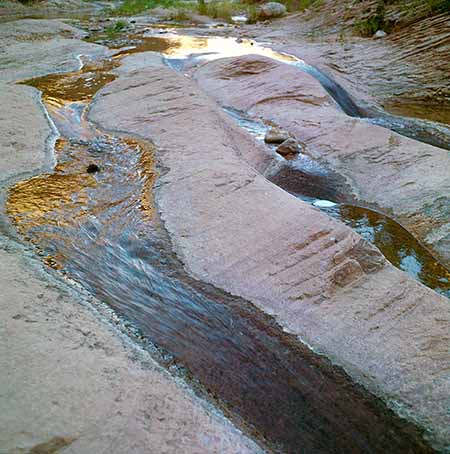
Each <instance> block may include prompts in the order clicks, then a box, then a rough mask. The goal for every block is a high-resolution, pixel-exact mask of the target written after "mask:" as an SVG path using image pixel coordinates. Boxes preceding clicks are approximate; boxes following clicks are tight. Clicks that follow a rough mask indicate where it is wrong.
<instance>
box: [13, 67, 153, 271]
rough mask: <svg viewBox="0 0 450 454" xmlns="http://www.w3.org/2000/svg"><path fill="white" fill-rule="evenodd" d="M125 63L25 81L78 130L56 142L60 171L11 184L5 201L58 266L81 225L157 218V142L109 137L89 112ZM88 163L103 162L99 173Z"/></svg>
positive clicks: (120, 225)
mask: <svg viewBox="0 0 450 454" xmlns="http://www.w3.org/2000/svg"><path fill="white" fill-rule="evenodd" d="M118 64H119V62H117V61H113V60H107V61H105V62H102V64H97V65H94V64H90V65H86V66H85V67H84V68H83V69H82V70H80V71H75V72H72V73H67V74H52V75H49V76H44V77H39V78H35V79H32V80H30V81H27V82H24V83H25V84H27V85H31V86H33V87H35V88H37V89H39V90H40V91H41V92H42V99H43V102H44V104H45V105H46V107H47V110H48V112H49V114H50V115H51V117H52V118H53V120H54V121H55V122H56V124H57V125H58V128H59V127H60V126H61V128H62V130H63V131H70V133H71V135H70V139H69V138H67V137H60V138H59V139H58V140H57V141H56V144H55V154H56V159H57V165H56V166H55V168H54V170H53V172H52V173H46V174H42V175H39V176H36V177H33V178H30V179H27V180H24V181H21V182H19V183H17V184H16V185H14V186H13V187H11V188H10V189H9V194H8V199H7V202H6V209H7V213H8V215H9V216H10V219H11V220H12V222H13V223H14V224H15V225H16V227H17V229H18V231H19V233H21V234H22V235H23V236H24V237H25V238H26V239H27V240H29V241H31V242H32V243H33V244H35V245H36V247H37V249H38V251H40V253H41V254H42V255H44V256H45V257H44V261H45V262H46V263H47V264H48V265H49V266H51V267H53V268H61V267H62V266H63V264H64V262H65V261H66V260H67V259H70V257H64V256H63V253H60V252H59V251H58V247H56V245H59V246H61V245H64V243H65V242H68V241H77V235H82V234H81V233H79V232H80V227H82V226H83V225H84V224H86V222H89V219H90V218H92V217H93V218H95V219H99V220H101V222H102V223H103V224H104V225H105V226H112V227H111V228H112V229H114V228H115V229H116V231H117V232H120V231H122V229H124V228H126V226H127V223H128V222H129V220H130V218H132V217H133V216H134V215H135V214H136V213H140V215H138V217H139V219H141V220H143V221H150V220H151V219H152V216H153V214H154V207H153V197H152V187H153V184H154V181H155V178H156V172H155V168H154V167H155V161H154V153H153V148H152V146H151V145H150V144H147V143H146V142H144V141H141V140H137V139H134V138H129V137H122V138H118V137H113V136H110V135H107V134H104V133H103V132H102V131H99V130H97V129H95V128H94V127H93V125H91V124H90V123H89V122H88V121H87V120H86V119H85V118H84V114H83V112H84V110H85V108H86V107H87V105H88V103H89V102H90V100H91V99H92V97H93V96H94V95H95V93H96V92H97V91H98V90H99V89H100V88H101V87H103V86H104V85H106V84H107V83H108V82H110V81H112V80H114V78H115V76H114V75H113V74H111V73H109V72H108V71H110V70H111V69H113V68H114V67H116V66H118ZM75 105H78V106H80V107H81V109H76V108H74V107H73V106H75ZM80 112H81V113H80ZM75 124H76V125H75ZM74 125H75V126H74ZM63 131H60V132H63ZM86 138H89V139H90V140H86ZM89 164H96V165H98V166H99V168H100V172H98V173H88V172H87V167H88V165H89ZM130 213H131V214H130ZM133 213H134V215H133ZM130 222H131V221H130ZM69 236H70V238H68V237H69ZM81 239H82V237H81V236H80V240H81ZM49 250H51V251H52V253H48V251H49Z"/></svg>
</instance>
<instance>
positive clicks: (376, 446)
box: [7, 37, 433, 453]
mask: <svg viewBox="0 0 450 454" xmlns="http://www.w3.org/2000/svg"><path fill="white" fill-rule="evenodd" d="M196 39H198V40H200V41H199V42H202V43H206V45H202V46H197V48H198V49H201V51H202V52H201V53H202V54H203V57H205V58H208V53H209V52H212V50H211V48H209V47H208V46H209V45H210V44H208V43H210V42H209V41H208V39H206V38H194V37H190V38H189V42H192V40H194V41H195V40H196ZM158 43H159V44H158V45H159V46H160V48H156V49H155V47H156V43H153V44H151V45H150V43H149V42H148V41H146V42H145V46H144V45H143V46H142V47H140V48H139V47H137V48H135V49H134V52H140V51H143V50H149V47H152V49H151V50H157V51H159V52H162V53H163V54H165V55H166V56H168V55H169V49H172V47H171V46H172V44H170V43H167V42H164V41H163V40H161V41H158ZM161 46H163V47H164V46H165V48H161ZM183 46H185V48H183ZM236 46H237V45H236ZM250 46H251V45H250V44H248V43H247V44H245V45H243V46H237V47H235V48H233V51H232V52H235V49H238V50H239V52H241V53H242V54H244V53H249V52H250V51H252V53H254V52H253V51H254V47H253V46H251V48H250ZM197 48H195V47H192V45H191V44H189V45H187V44H182V43H178V44H177V46H175V47H174V48H173V49H176V50H177V53H176V54H175V55H172V57H173V59H172V61H171V64H173V65H176V64H177V59H181V58H182V55H187V54H191V53H192V52H193V51H194V50H195V49H197ZM182 50H183V52H184V54H182V53H181V51H182ZM129 52H130V50H128V51H126V52H125V51H124V52H123V53H122V54H121V55H127V53H129ZM264 52H267V53H269V54H270V52H271V51H270V50H267V49H266V50H264ZM205 53H206V54H205ZM209 55H213V54H209ZM283 58H286V59H288V60H289V58H290V57H288V56H286V57H283ZM178 62H179V60H178ZM118 64H120V55H119V58H114V59H111V60H107V61H105V62H100V63H98V62H97V63H95V62H85V64H84V66H83V68H82V69H81V70H80V71H77V72H74V73H69V74H57V75H50V76H46V77H42V78H38V79H33V80H31V81H28V82H27V83H28V84H29V85H32V86H34V87H36V88H38V89H39V90H41V92H42V95H43V102H44V105H45V107H46V109H47V111H48V113H49V115H50V117H51V118H52V120H53V122H54V123H55V125H56V127H57V129H58V131H59V133H60V137H59V138H58V139H57V142H56V145H55V154H56V159H57V165H56V167H55V169H54V170H53V172H51V173H48V174H43V175H39V176H36V177H34V178H31V179H28V180H25V181H22V182H20V183H18V184H16V185H15V186H13V187H12V188H11V189H10V194H9V198H8V201H7V210H8V214H9V216H10V218H11V219H12V221H13V223H14V224H15V225H16V227H17V229H18V231H19V232H20V233H21V234H22V235H23V236H24V237H25V238H26V239H28V240H29V241H31V242H32V243H33V244H35V245H36V248H37V249H38V250H39V252H40V253H41V254H42V255H43V257H44V258H45V260H46V261H47V263H48V264H49V265H51V266H53V267H54V268H57V269H59V270H61V271H62V272H64V273H66V274H67V275H68V276H69V277H71V278H72V279H74V280H75V281H77V282H79V283H80V284H81V285H83V286H84V287H85V288H86V289H88V290H89V291H90V292H91V293H92V294H93V295H95V296H96V297H97V298H99V299H100V300H102V301H104V302H105V303H107V304H108V305H109V306H111V307H112V308H113V309H114V310H116V311H117V312H118V313H119V314H121V315H122V316H124V317H126V318H127V319H128V320H131V322H133V323H134V325H135V326H136V327H137V328H138V329H139V330H140V331H141V332H142V333H143V334H144V335H145V336H147V337H148V338H149V339H150V340H151V342H152V343H153V344H154V345H156V346H157V347H159V348H161V349H162V350H163V351H165V352H168V353H169V354H170V355H171V358H173V362H174V363H175V364H179V365H181V366H183V367H185V368H186V369H187V371H188V373H187V375H186V376H187V377H189V376H191V377H192V379H193V380H194V379H195V380H196V381H198V382H200V383H201V385H202V387H203V388H204V390H205V391H206V392H208V394H209V395H210V396H212V398H213V399H215V401H216V402H217V404H218V405H220V406H221V408H222V409H224V411H225V412H226V413H227V414H229V415H230V417H231V418H232V419H233V420H234V421H236V422H237V423H238V424H240V425H241V426H242V427H246V428H247V430H248V431H250V432H251V433H252V434H253V435H254V436H255V437H257V438H259V439H260V440H263V441H264V442H265V443H267V445H269V446H270V447H271V448H272V449H273V450H275V451H281V452H289V453H298V452H311V453H339V452H346V453H386V452H396V453H411V452H414V453H428V452H433V451H432V449H431V448H429V447H428V445H427V444H426V443H425V442H424V441H423V438H422V434H421V433H420V432H419V431H418V429H417V428H416V427H415V426H414V425H412V424H410V423H408V422H407V421H405V420H402V419H400V418H399V417H397V416H396V415H395V414H394V413H393V412H392V411H391V410H389V409H388V408H387V407H386V406H385V405H384V404H383V403H382V402H381V401H380V400H378V399H377V398H375V397H373V396H372V395H371V394H369V393H368V392H366V391H365V390H364V389H363V388H362V387H360V386H359V385H358V384H356V383H354V382H353V381H352V380H351V379H350V378H349V377H348V375H346V373H345V372H343V371H342V370H341V369H340V368H338V367H335V366H333V365H332V364H331V363H330V362H329V361H328V360H326V359H325V358H323V357H321V356H319V355H317V354H315V353H314V352H312V351H311V350H310V349H309V348H307V347H306V346H305V345H303V344H301V343H300V342H299V341H298V339H296V338H295V337H294V336H291V335H288V334H286V333H285V332H283V330H282V329H281V328H280V327H279V326H278V325H277V324H276V323H275V322H274V320H273V319H272V318H271V317H270V316H268V315H266V314H264V313H262V312H261V311H259V310H258V309H257V308H255V307H254V306H253V305H252V304H250V303H249V302H247V301H244V300H242V299H240V298H237V297H233V296H231V295H228V294H226V293H225V292H223V291H221V290H218V289H216V288H214V287H213V286H211V285H209V284H205V283H203V282H200V281H197V280H195V279H193V278H192V277H191V276H189V275H188V274H187V273H186V272H185V271H184V267H183V264H182V263H181V262H180V261H179V260H178V259H177V257H176V256H175V255H174V254H173V252H172V247H171V242H170V238H169V237H168V235H167V233H166V231H165V230H164V226H163V224H162V223H161V222H160V220H159V219H158V214H157V210H156V209H155V205H154V202H153V199H152V187H153V185H154V183H155V181H156V180H157V173H158V172H157V165H156V164H155V152H156V151H155V150H154V148H153V147H152V146H151V145H150V144H148V143H145V142H143V141H140V140H136V139H135V138H132V137H125V136H122V137H119V136H113V135H110V134H106V133H105V132H103V131H101V130H99V129H97V128H96V127H94V126H93V125H92V124H91V123H90V122H89V121H88V120H87V118H86V112H87V109H88V107H89V103H90V102H91V100H92V97H93V95H94V94H95V93H96V92H97V90H98V89H99V88H101V87H102V86H104V85H105V84H106V83H108V82H109V81H111V80H113V79H114V76H113V75H112V74H111V72H110V70H111V69H112V68H114V67H115V66H117V65H118ZM346 209H347V210H350V208H348V207H347V208H346V207H345V206H341V207H340V208H339V216H340V218H341V219H346V214H345V210H346ZM351 209H352V210H353V208H351ZM354 209H355V210H356V208H354ZM353 215H354V213H352V214H351V215H349V216H348V219H353V217H352V216H353ZM364 215H366V213H365V214H364ZM358 216H359V215H358ZM358 216H357V219H360V218H361V217H360V216H359V217H358ZM417 247H418V248H419V247H420V245H419V246H417Z"/></svg>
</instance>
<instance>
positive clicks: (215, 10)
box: [199, 0, 242, 22]
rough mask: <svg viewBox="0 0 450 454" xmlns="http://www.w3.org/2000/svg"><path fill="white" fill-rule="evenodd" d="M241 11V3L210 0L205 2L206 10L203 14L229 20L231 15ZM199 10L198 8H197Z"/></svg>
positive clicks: (228, 0)
mask: <svg viewBox="0 0 450 454" xmlns="http://www.w3.org/2000/svg"><path fill="white" fill-rule="evenodd" d="M239 11H242V5H238V4H236V3H234V2H231V1H230V0H223V1H211V2H209V3H207V4H206V11H205V12H204V13H203V14H206V16H209V17H212V18H213V19H223V20H225V21H227V22H231V16H233V15H234V14H237V13H238V12H239ZM199 12H200V8H199Z"/></svg>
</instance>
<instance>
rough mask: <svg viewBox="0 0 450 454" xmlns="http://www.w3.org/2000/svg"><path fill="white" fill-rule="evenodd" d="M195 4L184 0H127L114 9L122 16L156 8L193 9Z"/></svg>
mask: <svg viewBox="0 0 450 454" xmlns="http://www.w3.org/2000/svg"><path fill="white" fill-rule="evenodd" d="M194 5H195V4H194V3H189V2H186V1H182V0H125V1H124V2H123V3H122V5H121V6H120V7H119V8H117V9H116V10H114V13H115V14H116V15H120V16H132V15H133V14H139V13H142V12H144V11H146V10H149V9H154V8H166V9H169V8H181V9H185V10H188V9H192V8H193V6H194Z"/></svg>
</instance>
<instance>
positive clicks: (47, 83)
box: [24, 61, 119, 107]
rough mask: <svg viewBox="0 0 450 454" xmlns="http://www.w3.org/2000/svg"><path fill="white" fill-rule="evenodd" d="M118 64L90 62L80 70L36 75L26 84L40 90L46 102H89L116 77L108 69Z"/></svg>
mask: <svg viewBox="0 0 450 454" xmlns="http://www.w3.org/2000/svg"><path fill="white" fill-rule="evenodd" d="M118 64H119V63H118V62H115V61H106V62H103V63H102V64H101V65H94V64H89V65H86V66H85V67H83V69H81V70H80V71H74V72H71V73H65V74H50V75H48V76H43V77H36V78H34V79H31V80H29V81H26V82H24V84H26V85H31V86H32V87H35V88H37V89H38V90H40V91H41V92H42V98H43V100H44V102H46V103H49V104H51V105H52V106H55V107H58V106H62V105H64V104H67V103H72V102H89V101H90V100H91V99H92V97H93V96H94V95H95V93H97V91H98V90H100V88H102V87H104V86H105V85H106V84H107V83H109V82H112V81H113V80H114V79H115V78H116V76H115V75H114V74H111V73H110V72H108V71H110V70H112V69H113V68H114V67H116V66H118Z"/></svg>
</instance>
